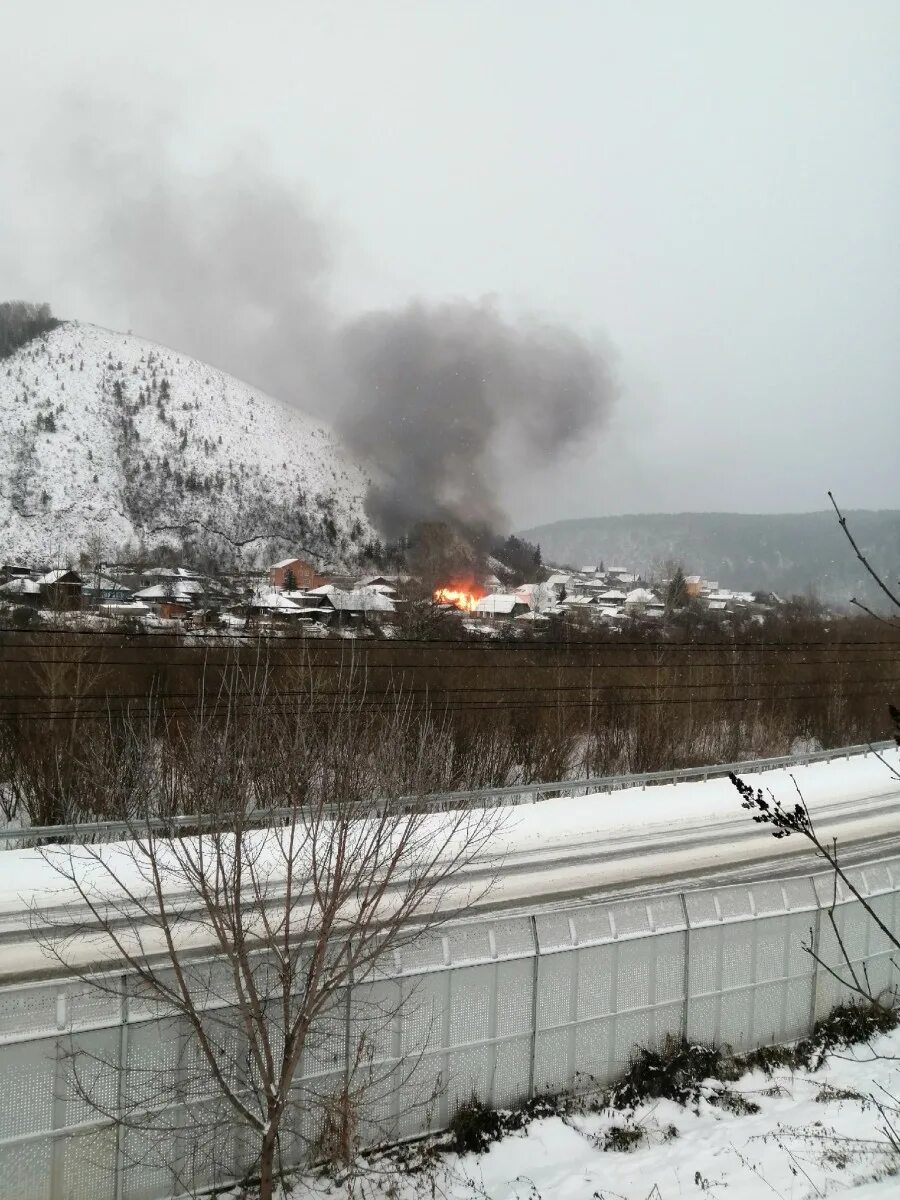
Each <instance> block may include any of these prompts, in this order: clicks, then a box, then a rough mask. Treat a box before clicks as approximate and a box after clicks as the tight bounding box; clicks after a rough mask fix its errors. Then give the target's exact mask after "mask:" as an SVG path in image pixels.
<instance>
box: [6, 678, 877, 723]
mask: <svg viewBox="0 0 900 1200" xmlns="http://www.w3.org/2000/svg"><path fill="white" fill-rule="evenodd" d="M860 682H866V681H860ZM723 686H724V685H723ZM523 690H524V689H523ZM876 697H877V698H878V699H880V700H887V699H888V698H889V694H888V693H887V692H885V691H842V692H841V693H840V698H841V699H868V698H876ZM398 699H401V700H402V695H401V696H399V697H392V696H390V695H383V696H381V697H375V698H358V699H352V698H351V699H350V700H348V701H342V702H341V703H340V704H338V705H330V706H323V707H319V708H308V709H306V710H304V711H305V715H308V716H321V717H327V716H334V715H335V713H338V714H339V713H340V712H341V711H344V712H355V711H370V712H371V711H372V710H373V709H375V708H377V707H379V706H382V707H383V706H385V705H386V704H391V703H393V704H396V702H397V700H398ZM832 699H834V691H833V690H829V691H827V692H817V693H806V694H804V695H790V696H785V695H778V694H772V695H764V696H754V695H733V696H705V697H704V696H699V697H698V696H660V697H655V698H653V699H646V700H634V699H622V698H615V699H602V698H596V697H591V698H590V699H587V700H555V701H553V700H548V701H542V700H534V699H531V700H503V699H498V700H497V701H495V702H494V703H488V702H486V701H483V700H482V701H466V700H463V699H461V698H460V699H456V700H453V701H451V702H445V703H440V702H439V700H435V701H434V702H433V703H425V704H420V705H418V706H416V707H417V709H418V711H428V710H433V711H434V712H435V713H436V714H438V715H440V713H441V712H445V711H446V712H451V713H454V712H495V713H496V712H498V711H513V712H516V711H527V710H538V709H543V710H547V709H552V710H554V711H555V710H558V709H563V708H595V707H596V708H599V707H605V708H642V707H660V706H665V707H670V706H674V705H685V704H691V705H698V706H699V705H707V704H767V705H773V706H781V705H784V704H787V703H808V702H810V701H819V700H832ZM229 706H231V708H232V709H238V710H244V709H252V708H254V707H255V708H259V707H260V705H258V704H256V703H255V702H249V701H239V702H237V703H235V702H234V701H233V700H232V699H230V698H229V697H227V696H226V697H223V698H222V700H221V701H219V702H216V701H213V702H211V703H209V704H203V703H199V702H198V703H193V704H187V703H186V702H185V701H181V702H180V708H179V710H178V711H176V712H172V713H165V712H164V711H161V710H159V709H154V708H153V707H152V705H150V704H149V703H148V704H144V705H138V706H134V707H131V706H124V707H120V708H119V709H113V708H110V707H104V708H95V709H85V708H79V709H77V710H71V709H70V710H50V711H43V712H41V711H37V712H19V713H0V721H28V720H34V721H57V720H58V721H70V722H71V721H73V720H82V719H85V718H91V719H108V718H111V717H115V716H127V717H143V716H147V717H153V716H163V715H168V716H177V715H180V713H191V712H194V713H196V712H200V711H201V709H206V710H209V711H210V713H211V714H213V713H215V712H216V711H218V710H219V709H223V708H224V709H226V710H227V709H228V707H229ZM264 707H265V708H266V709H268V711H269V712H271V713H273V714H274V715H277V714H278V713H280V712H288V713H291V712H293V711H295V709H294V708H293V707H291V708H289V709H288V708H285V707H284V705H281V704H276V703H274V702H271V701H270V702H267V703H266V704H265V706H264Z"/></svg>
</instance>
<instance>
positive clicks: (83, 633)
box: [0, 626, 900, 651]
mask: <svg viewBox="0 0 900 1200" xmlns="http://www.w3.org/2000/svg"><path fill="white" fill-rule="evenodd" d="M3 634H8V635H10V636H13V637H24V638H27V637H34V636H52V637H83V638H96V637H100V638H103V637H106V638H109V637H114V638H119V639H120V640H122V641H125V642H129V643H133V642H141V641H153V640H156V639H157V638H159V639H162V638H169V639H171V640H172V645H173V647H174V648H183V649H189V648H191V647H192V646H195V647H197V648H200V647H201V646H203V645H204V643H207V642H212V643H213V644H214V645H215V647H216V648H221V649H228V648H229V646H230V645H231V644H232V643H234V642H249V643H250V644H252V645H264V646H278V645H279V644H282V643H284V642H304V643H306V644H307V645H309V646H317V645H318V646H323V645H328V644H331V645H338V646H350V647H351V648H353V647H355V648H359V649H362V648H364V647H365V648H376V647H377V648H382V647H383V648H385V649H389V648H390V647H392V646H415V647H421V648H428V647H430V646H456V647H458V648H465V649H473V650H481V651H489V650H504V649H512V648H516V649H519V648H526V647H527V648H528V649H541V648H543V647H569V646H603V647H604V648H610V649H618V648H620V647H621V648H626V647H635V646H645V647H653V648H655V649H668V650H678V649H684V650H688V649H698V648H700V647H704V646H715V647H718V648H720V649H722V648H724V649H728V650H734V649H735V648H736V647H737V648H741V647H753V648H754V649H762V648H772V649H774V650H780V649H782V648H785V647H815V646H823V647H833V646H900V634H898V636H897V637H895V638H879V639H870V638H847V639H837V638H825V639H817V640H813V639H801V640H798V641H777V640H760V641H751V640H747V641H736V640H735V639H733V638H729V639H725V640H721V641H691V642H679V641H669V640H656V639H645V638H631V639H623V638H615V639H610V640H609V641H603V640H600V639H597V638H531V637H519V638H516V639H515V640H512V641H510V640H506V639H504V640H500V639H496V638H493V639H485V640H480V641H479V640H476V639H475V638H465V637H459V638H400V637H390V638H387V637H386V638H374V637H372V638H355V637H336V636H330V637H311V636H309V635H308V634H282V633H279V634H277V635H271V636H261V635H256V634H244V633H241V634H227V635H222V634H219V633H215V634H202V633H200V632H199V631H191V632H185V633H182V634H179V633H174V632H172V631H171V630H161V631H160V632H158V633H152V632H149V631H144V632H142V633H140V634H129V633H123V632H122V631H121V630H115V629H59V630H41V631H39V632H38V631H36V630H30V629H21V628H17V627H15V626H0V635H3ZM191 637H192V638H196V639H197V641H196V642H193V643H189V644H188V645H186V644H185V641H184V639H185V638H191Z"/></svg>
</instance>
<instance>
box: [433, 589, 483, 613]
mask: <svg viewBox="0 0 900 1200" xmlns="http://www.w3.org/2000/svg"><path fill="white" fill-rule="evenodd" d="M434 598H435V601H436V602H437V603H438V604H454V605H455V606H456V607H457V608H459V609H461V610H462V611H463V612H472V611H473V610H474V608H475V605H476V604H477V603H478V601H479V600H480V599H481V597H480V596H477V595H476V594H475V593H474V592H470V591H466V590H463V589H461V588H446V587H443V588H438V589H437V590H436V591H435V593H434Z"/></svg>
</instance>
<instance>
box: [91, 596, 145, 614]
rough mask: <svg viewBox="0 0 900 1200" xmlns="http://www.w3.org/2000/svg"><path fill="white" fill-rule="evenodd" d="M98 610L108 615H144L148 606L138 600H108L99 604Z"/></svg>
mask: <svg viewBox="0 0 900 1200" xmlns="http://www.w3.org/2000/svg"><path fill="white" fill-rule="evenodd" d="M100 612H101V613H105V614H106V615H107V616H109V617H118V616H123V617H129V616H130V617H146V616H147V614H148V613H149V612H150V606H149V605H148V604H141V603H140V601H138V600H110V601H108V602H107V601H104V602H103V603H102V604H101V605H100Z"/></svg>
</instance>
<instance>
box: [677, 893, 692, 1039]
mask: <svg viewBox="0 0 900 1200" xmlns="http://www.w3.org/2000/svg"><path fill="white" fill-rule="evenodd" d="M678 899H679V900H680V901H681V912H682V915H683V917H684V981H683V983H682V989H683V991H684V1005H683V1006H682V1015H681V1036H682V1037H683V1038H684V1040H685V1041H687V1040H688V1030H689V1029H690V1015H691V1014H690V999H691V921H690V917H689V916H688V906H687V898H686V897H685V894H684V892H679V893H678Z"/></svg>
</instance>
